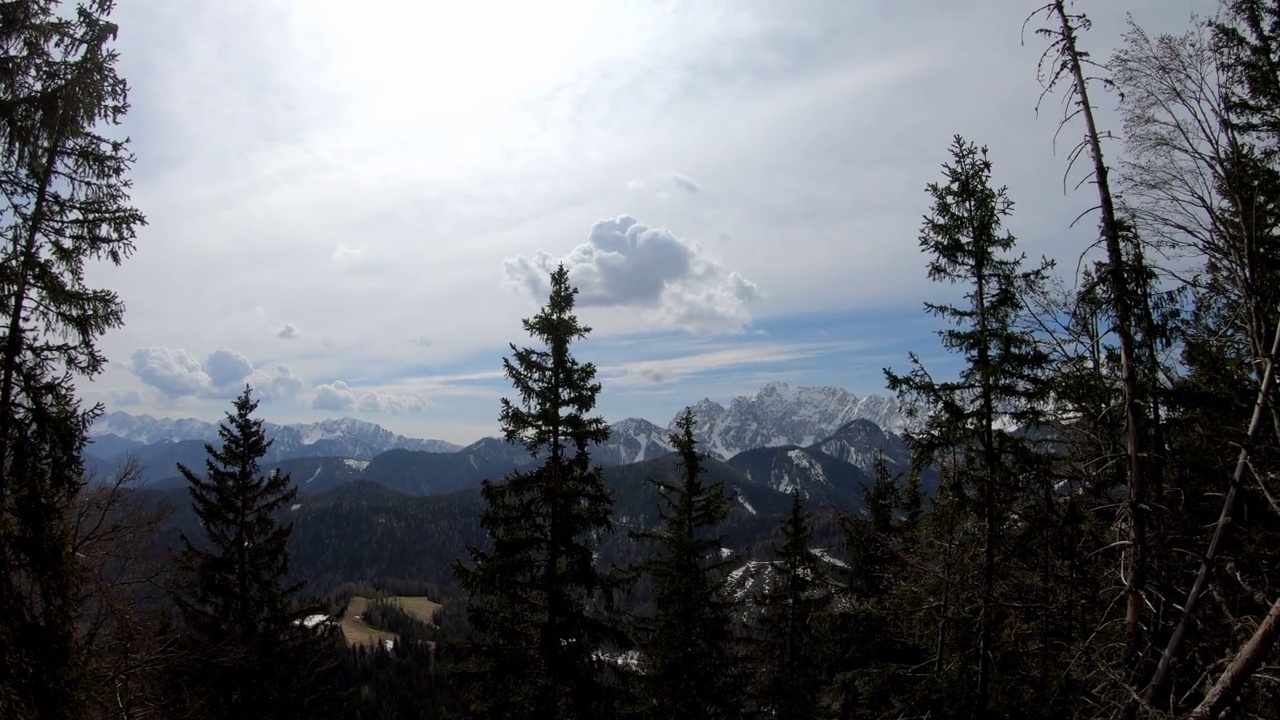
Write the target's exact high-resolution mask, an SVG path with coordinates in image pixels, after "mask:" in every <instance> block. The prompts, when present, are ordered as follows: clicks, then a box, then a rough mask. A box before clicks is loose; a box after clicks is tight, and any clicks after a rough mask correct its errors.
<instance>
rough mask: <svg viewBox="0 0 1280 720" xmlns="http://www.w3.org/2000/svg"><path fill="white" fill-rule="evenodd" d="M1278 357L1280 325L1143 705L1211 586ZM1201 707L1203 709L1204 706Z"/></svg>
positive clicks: (1159, 688) (1155, 693)
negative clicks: (1227, 484)
mask: <svg viewBox="0 0 1280 720" xmlns="http://www.w3.org/2000/svg"><path fill="white" fill-rule="evenodd" d="M1278 354H1280V323H1278V324H1277V325H1276V335H1275V339H1274V340H1273V341H1272V342H1271V354H1270V355H1269V356H1268V357H1267V358H1265V359H1263V362H1264V363H1266V369H1265V370H1264V371H1263V374H1262V385H1261V387H1259V388H1258V399H1257V400H1256V401H1255V402H1254V405H1253V417H1252V418H1250V420H1249V431H1248V433H1247V434H1246V435H1245V440H1244V442H1243V443H1242V444H1241V445H1240V456H1239V458H1238V459H1237V460H1236V470H1235V473H1234V474H1233V475H1232V476H1231V488H1230V489H1229V490H1228V491H1227V495H1226V498H1225V499H1223V501H1222V512H1221V513H1220V514H1219V515H1218V522H1217V524H1216V525H1215V526H1214V528H1213V539H1212V540H1210V541H1209V549H1208V550H1207V551H1205V554H1204V558H1203V559H1202V560H1201V562H1200V572H1199V573H1198V574H1197V575H1196V581H1195V583H1194V584H1192V586H1191V591H1190V592H1189V593H1187V601H1186V603H1184V604H1183V606H1182V607H1183V610H1182V619H1181V620H1179V621H1178V627H1177V628H1175V629H1174V631H1173V635H1171V636H1170V637H1169V644H1168V645H1167V646H1165V649H1164V653H1163V654H1161V656H1160V662H1159V664H1158V665H1157V666H1156V670H1155V672H1154V673H1153V674H1152V676H1151V682H1149V683H1148V684H1147V687H1146V689H1145V690H1144V691H1143V693H1142V700H1143V702H1146V703H1148V704H1150V703H1153V702H1155V701H1157V700H1158V699H1159V697H1160V694H1161V693H1162V692H1163V691H1164V688H1165V684H1166V683H1167V682H1168V680H1169V673H1170V671H1171V670H1172V669H1173V663H1174V662H1175V661H1177V659H1178V656H1179V654H1180V653H1181V651H1182V644H1183V642H1184V641H1185V640H1186V638H1187V634H1188V633H1189V632H1190V631H1191V626H1192V624H1193V623H1194V621H1195V612H1196V609H1197V608H1198V606H1199V604H1200V599H1201V598H1202V597H1203V596H1204V591H1205V590H1206V589H1207V588H1208V586H1209V574H1210V572H1211V571H1212V570H1213V564H1214V562H1215V561H1216V560H1217V558H1218V548H1219V546H1220V545H1221V543H1222V538H1223V536H1224V535H1225V534H1226V529H1227V525H1229V524H1230V523H1231V512H1232V510H1233V509H1234V507H1235V502H1236V492H1237V490H1238V489H1239V487H1240V484H1241V483H1242V482H1244V474H1245V471H1246V470H1247V469H1248V467H1249V448H1250V446H1251V445H1252V444H1253V440H1254V438H1255V437H1257V435H1258V432H1259V430H1260V429H1261V428H1262V419H1263V416H1264V415H1266V412H1267V400H1268V398H1270V397H1271V388H1272V387H1273V386H1274V385H1275V363H1274V362H1272V360H1271V358H1274V357H1276V356H1277V355H1278ZM1275 613H1276V610H1275V609H1274V608H1273V609H1272V611H1271V614H1272V615H1275ZM1268 617H1270V616H1268ZM1242 652H1243V650H1242ZM1232 665H1233V666H1234V665H1235V663H1232ZM1219 682H1221V681H1219ZM1215 687H1216V686H1215ZM1206 701H1207V698H1206ZM1201 705H1202V706H1203V703H1201Z"/></svg>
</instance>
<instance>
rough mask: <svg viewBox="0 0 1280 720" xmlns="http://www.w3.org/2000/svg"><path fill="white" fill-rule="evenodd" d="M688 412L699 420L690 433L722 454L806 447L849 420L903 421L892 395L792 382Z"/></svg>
mask: <svg viewBox="0 0 1280 720" xmlns="http://www.w3.org/2000/svg"><path fill="white" fill-rule="evenodd" d="M693 413H694V416H695V417H696V418H697V421H698V425H697V428H696V430H695V435H696V436H697V438H698V440H699V441H700V442H702V443H703V448H704V450H705V451H706V452H708V453H710V454H712V455H714V456H716V457H719V458H721V459H728V458H730V457H733V456H734V455H737V454H738V453H740V452H743V451H744V450H750V449H753V448H761V447H779V446H784V445H798V446H801V447H807V446H810V445H813V444H814V443H816V442H819V441H821V440H823V439H825V438H827V437H830V436H831V435H833V434H835V433H836V431H837V430H839V429H840V428H841V427H842V426H844V425H846V424H848V423H850V422H852V421H854V420H869V421H871V422H872V423H874V424H876V425H877V426H879V427H880V428H883V429H885V430H888V431H891V432H896V431H898V430H900V429H901V427H902V424H903V420H902V415H901V413H900V412H899V410H898V403H897V401H896V400H893V399H891V398H884V397H879V396H875V395H871V396H868V397H865V398H859V397H858V396H856V395H854V394H853V393H851V392H849V391H848V390H844V389H842V388H837V387H792V386H790V385H788V384H786V383H781V382H775V383H769V384H768V385H765V386H764V387H762V388H760V389H759V390H757V391H756V392H755V393H754V394H752V395H749V396H739V397H736V398H734V399H733V400H731V401H730V402H729V407H728V408H726V407H724V406H723V405H721V404H719V403H717V402H715V401H713V400H710V399H704V400H702V401H700V402H699V403H698V404H696V405H694V406H693ZM671 427H673V428H674V427H675V420H672V422H671Z"/></svg>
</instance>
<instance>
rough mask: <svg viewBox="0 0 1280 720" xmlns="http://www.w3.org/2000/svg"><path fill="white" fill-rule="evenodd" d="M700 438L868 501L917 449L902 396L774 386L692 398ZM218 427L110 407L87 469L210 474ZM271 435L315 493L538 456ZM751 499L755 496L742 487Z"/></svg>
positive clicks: (292, 430) (658, 433) (435, 443)
mask: <svg viewBox="0 0 1280 720" xmlns="http://www.w3.org/2000/svg"><path fill="white" fill-rule="evenodd" d="M692 410H693V412H694V415H695V417H696V419H697V425H696V427H695V436H696V437H697V439H698V440H699V441H700V445H701V448H702V450H703V451H704V452H706V453H707V454H708V455H709V456H710V457H711V458H712V459H714V460H719V461H723V462H724V463H725V465H724V469H725V471H726V472H728V473H731V474H733V475H734V480H733V482H731V483H730V484H732V485H734V486H735V487H759V488H767V489H768V490H769V491H771V494H786V493H790V492H791V490H793V489H797V490H799V491H800V492H801V494H802V495H804V496H805V497H806V498H808V499H809V500H810V501H812V502H830V503H835V504H850V503H852V504H859V503H860V501H861V487H862V485H863V484H864V483H869V482H870V477H871V476H872V472H873V468H872V463H873V461H874V459H875V457H876V456H877V455H879V454H881V453H883V454H884V456H885V459H886V462H887V464H888V465H889V467H890V469H891V470H892V471H895V472H901V471H905V469H906V468H907V466H908V464H909V458H908V456H907V449H906V446H905V443H903V441H902V439H901V438H900V437H899V436H898V435H897V434H895V431H898V430H901V428H902V426H903V419H902V414H901V413H900V412H899V408H898V404H897V402H896V401H894V400H891V399H887V398H883V397H878V396H868V397H864V398H859V397H857V396H855V395H854V394H853V393H850V392H849V391H847V390H844V389H841V388H835V387H792V386H789V385H787V384H785V383H770V384H768V385H765V386H764V387H762V388H761V389H760V390H758V391H757V392H755V393H753V394H752V395H749V396H741V397H736V398H733V399H732V400H731V401H730V402H729V405H728V406H727V407H725V406H724V405H721V404H719V403H717V402H714V401H712V400H710V399H703V400H701V401H700V402H698V403H696V404H694V405H693V406H692ZM677 419H678V416H677V418H673V419H672V420H671V422H670V423H669V424H668V426H667V427H666V428H663V427H660V426H658V425H657V424H655V423H652V422H650V421H648V420H644V419H641V418H627V419H624V420H620V421H618V422H615V423H613V424H612V425H611V431H612V432H611V437H610V438H609V440H608V441H607V442H605V443H602V444H601V445H599V446H597V447H595V448H593V450H592V458H593V459H594V460H595V461H596V462H597V463H599V464H600V465H602V466H605V467H621V466H625V465H633V464H636V463H645V464H647V461H652V460H655V459H659V458H662V457H663V456H665V455H667V454H669V453H670V452H671V445H670V441H669V440H668V435H669V434H670V433H671V432H672V431H673V430H674V429H675V423H676V420H677ZM217 429H218V426H217V425H215V424H213V423H207V422H202V421H200V420H196V419H191V418H188V419H178V420H174V419H157V418H153V417H151V416H148V415H136V416H135V415H130V414H128V413H123V412H112V413H107V414H104V415H103V416H102V417H101V418H99V419H98V421H97V422H96V423H95V425H94V426H93V428H92V430H91V442H90V444H89V446H88V447H87V448H86V451H85V454H86V465H87V467H89V469H90V470H91V471H94V472H96V473H97V474H98V475H100V476H103V477H109V476H110V474H111V472H112V471H113V469H114V468H115V467H118V466H119V464H120V463H121V462H122V461H123V459H124V458H126V457H130V456H132V457H134V458H137V459H138V460H139V461H141V463H142V465H143V466H144V470H143V478H144V479H145V480H146V481H147V482H148V483H150V484H151V485H152V486H154V487H158V488H163V487H176V486H182V485H185V481H184V480H183V479H182V478H181V476H180V475H179V474H178V472H177V469H176V465H177V464H178V463H182V464H183V465H185V466H187V467H189V468H191V469H193V470H195V471H197V472H200V471H202V470H203V468H204V460H205V450H204V445H205V443H207V442H208V443H215V444H216V443H217ZM264 429H265V430H266V432H267V435H268V437H269V438H271V439H272V441H273V443H272V447H271V451H270V454H269V455H268V456H267V457H266V458H265V463H264V464H270V465H271V466H272V467H279V468H280V470H281V471H283V472H288V473H290V474H291V476H292V477H293V480H294V482H295V483H296V484H297V485H298V486H299V489H300V491H301V492H303V493H304V494H317V493H322V492H325V491H328V490H330V489H333V488H335V487H338V486H341V485H344V484H347V483H350V482H352V481H354V480H358V479H359V480H369V481H372V482H375V483H378V484H381V485H383V486H385V487H388V488H391V489H394V490H396V491H397V492H401V493H404V494H407V495H410V496H427V495H436V494H441V493H447V492H450V491H454V490H462V489H467V488H474V487H476V486H478V485H479V484H480V481H481V480H483V479H486V478H498V477H501V476H503V475H505V474H507V473H509V472H511V471H512V470H513V469H517V468H520V467H526V466H529V465H531V464H532V463H533V462H534V458H532V457H530V456H529V455H528V453H526V452H525V451H524V450H523V448H520V447H518V446H514V445H511V444H509V443H506V442H505V441H503V440H500V439H497V438H484V439H481V440H479V441H477V442H475V443H472V444H471V445H468V446H466V447H462V448H459V447H458V446H456V445H452V444H450V443H446V442H443V441H440V440H422V439H414V438H407V437H404V436H402V435H398V434H396V433H393V432H391V431H389V430H387V429H385V428H382V427H381V426H378V425H375V424H373V423H368V422H364V421H360V420H356V419H353V418H342V419H338V420H324V421H321V422H317V423H310V424H295V425H276V424H272V423H264ZM739 495H740V497H741V498H742V499H743V500H744V501H745V502H746V503H748V504H749V503H750V500H749V499H746V496H745V495H742V494H741V493H739Z"/></svg>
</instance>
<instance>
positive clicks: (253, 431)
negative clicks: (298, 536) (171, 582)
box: [174, 387, 337, 719]
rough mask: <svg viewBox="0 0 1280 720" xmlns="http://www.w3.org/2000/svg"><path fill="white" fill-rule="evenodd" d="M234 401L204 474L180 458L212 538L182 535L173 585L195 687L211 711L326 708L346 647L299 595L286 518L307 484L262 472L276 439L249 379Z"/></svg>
mask: <svg viewBox="0 0 1280 720" xmlns="http://www.w3.org/2000/svg"><path fill="white" fill-rule="evenodd" d="M232 406H233V409H234V412H230V413H227V419H226V422H225V423H223V424H222V425H220V426H219V428H218V436H219V438H220V439H221V441H222V446H221V447H220V448H217V447H214V446H213V445H212V444H206V445H205V452H206V453H207V454H208V459H207V460H206V461H205V471H206V472H205V476H204V477H201V476H200V475H198V474H196V473H195V472H193V471H192V470H190V469H189V468H187V467H185V466H183V465H181V464H180V465H178V470H179V472H181V473H182V476H183V477H184V478H186V480H187V483H188V485H189V491H190V494H191V506H192V509H193V510H194V511H195V514H196V516H197V517H198V518H199V519H200V524H201V526H202V527H203V529H204V533H205V535H206V536H207V542H201V543H199V544H197V543H196V542H193V541H192V540H191V538H189V537H187V535H186V534H185V533H183V534H182V536H181V540H182V546H183V552H182V556H181V558H180V561H181V565H182V568H183V569H184V570H185V571H186V575H185V576H184V577H183V578H182V580H181V582H180V584H179V586H178V587H177V588H176V589H175V592H174V600H175V602H176V604H177V605H178V608H179V610H180V611H181V613H182V617H183V620H184V621H185V625H186V628H187V630H188V633H189V635H190V639H191V640H192V641H193V646H194V651H195V659H194V661H193V667H191V668H190V669H191V670H192V671H193V676H192V678H191V680H192V681H193V682H191V685H190V688H191V689H192V690H193V691H194V692H195V693H197V694H198V696H199V697H198V700H197V702H198V703H199V704H200V705H201V706H202V708H201V710H202V712H203V714H204V715H205V716H206V717H209V718H227V719H230V718H244V717H257V718H277V719H278V718H304V717H315V716H317V715H320V716H323V715H324V714H325V713H327V712H331V711H332V710H333V706H332V703H331V702H329V701H330V700H331V699H332V698H331V697H329V696H327V695H326V692H327V691H328V690H329V687H330V686H329V685H328V683H327V679H326V677H327V673H328V672H329V671H330V670H332V669H333V667H334V666H335V665H336V661H337V655H335V654H334V652H333V650H334V648H333V643H332V638H329V637H327V636H326V634H325V632H324V631H323V629H319V630H318V629H316V628H312V627H308V626H307V625H306V624H304V623H303V622H302V621H303V619H304V618H306V617H307V616H308V615H311V614H313V613H315V612H316V609H315V608H308V607H300V606H299V605H298V603H296V602H295V598H296V597H297V594H298V592H299V591H300V590H301V589H302V583H290V582H288V580H287V576H288V574H289V550H288V547H287V544H288V541H289V535H290V533H291V532H292V530H293V526H292V523H290V524H281V522H280V520H279V517H278V516H279V514H280V512H281V511H282V510H284V509H286V508H287V507H288V506H289V504H290V503H292V502H293V501H294V499H295V498H296V497H297V494H298V488H297V487H296V486H294V485H293V484H292V482H291V479H290V477H289V475H288V474H287V473H284V474H282V473H280V472H279V471H278V470H276V471H273V472H271V473H268V474H262V473H261V472H260V468H259V461H260V460H261V459H262V458H263V457H264V456H265V455H266V453H267V450H268V448H270V446H271V441H270V440H268V439H267V436H266V433H265V432H264V430H263V427H262V420H259V419H256V418H254V417H253V412H254V410H256V409H257V407H258V403H257V401H255V400H253V399H252V397H251V391H250V389H249V388H248V387H246V388H245V390H244V392H243V393H241V394H240V396H239V397H237V398H236V400H235V401H234V402H233V404H232Z"/></svg>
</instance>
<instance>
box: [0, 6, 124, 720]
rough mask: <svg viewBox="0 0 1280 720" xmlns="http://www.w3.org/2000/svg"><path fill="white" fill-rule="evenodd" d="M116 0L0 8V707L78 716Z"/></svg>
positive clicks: (119, 219)
mask: <svg viewBox="0 0 1280 720" xmlns="http://www.w3.org/2000/svg"><path fill="white" fill-rule="evenodd" d="M113 4H114V3H113V2H111V1H110V0H87V1H86V2H82V3H80V4H79V5H78V6H77V8H76V11H75V12H72V13H68V12H65V11H62V10H61V9H60V8H59V7H58V3H57V2H53V1H52V0H16V1H14V2H6V3H4V4H3V6H2V7H0V48H3V50H2V53H0V54H2V55H3V57H4V62H3V72H0V196H2V197H3V198H4V200H3V202H4V206H3V209H2V210H0V237H2V242H3V246H4V250H3V252H0V318H3V321H2V322H0V716H3V717H41V718H70V717H80V715H81V713H82V710H83V700H84V698H85V694H86V693H87V692H90V690H89V688H87V687H86V681H85V678H86V677H87V675H86V673H85V672H84V670H85V663H86V662H88V661H89V654H90V649H89V648H86V647H84V646H83V643H82V642H80V639H79V638H78V635H77V631H78V621H79V617H78V614H79V608H78V597H79V595H80V593H79V585H80V576H81V574H82V569H81V567H80V563H79V562H78V560H77V558H76V557H75V555H74V553H73V552H72V550H71V544H72V536H73V531H72V528H70V526H69V521H68V518H69V508H70V505H71V503H72V502H73V500H74V499H75V497H76V495H77V494H78V493H79V492H80V490H81V489H82V487H83V480H82V474H83V466H82V463H81V460H80V451H81V449H82V448H83V446H84V443H85V436H86V431H87V429H88V426H89V424H90V423H91V422H92V420H93V418H94V417H95V415H96V413H97V412H98V411H99V409H98V408H93V409H90V410H88V411H86V410H85V409H84V408H82V407H81V405H80V403H79V401H78V400H77V398H76V393H75V382H76V380H77V379H78V378H88V377H93V376H94V375H96V374H98V373H99V372H101V371H102V368H103V365H104V364H105V362H106V361H105V358H103V356H102V355H101V353H100V352H99V351H98V349H97V346H96V343H97V340H98V338H99V337H100V336H101V335H102V334H103V333H104V332H106V331H107V330H108V329H110V328H113V327H116V326H119V325H120V324H121V321H122V315H123V311H124V308H123V305H122V304H121V302H120V300H119V298H118V297H117V296H116V294H115V293H113V292H110V291H107V290H102V289H97V288H92V287H89V286H87V285H86V284H85V277H84V272H85V266H86V264H87V263H89V262H91V261H95V260H102V259H106V260H109V261H112V262H120V260H121V259H122V258H123V257H124V256H126V255H128V254H129V252H130V251H131V250H132V247H133V238H134V230H135V228H136V227H137V226H138V225H141V224H142V223H143V218H142V215H141V214H140V213H139V212H138V211H137V210H136V209H134V208H133V207H131V206H130V205H129V198H128V188H129V181H128V179H127V174H128V171H129V168H130V166H131V165H132V163H133V157H132V155H131V154H130V153H129V152H128V146H127V142H126V141H123V140H117V139H112V138H110V137H108V136H107V135H105V134H103V133H104V128H105V127H108V126H111V125H115V124H117V123H118V120H119V118H120V116H121V115H122V114H123V113H124V112H125V110H126V109H127V101H126V90H127V88H126V86H125V82H124V80H123V79H122V78H120V77H119V76H118V75H117V74H116V68H115V64H116V59H117V57H116V53H115V51H114V50H112V49H111V48H110V46H109V42H110V41H111V40H112V39H114V37H115V32H116V26H115V25H113V24H112V23H110V22H108V20H107V16H108V15H109V14H110V12H111V10H112V6H113Z"/></svg>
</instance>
